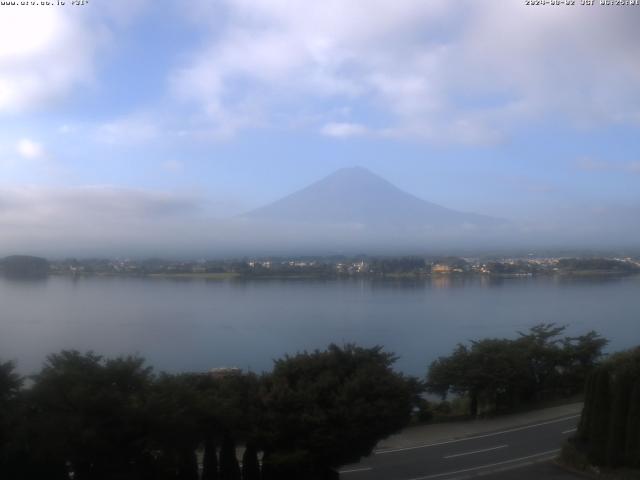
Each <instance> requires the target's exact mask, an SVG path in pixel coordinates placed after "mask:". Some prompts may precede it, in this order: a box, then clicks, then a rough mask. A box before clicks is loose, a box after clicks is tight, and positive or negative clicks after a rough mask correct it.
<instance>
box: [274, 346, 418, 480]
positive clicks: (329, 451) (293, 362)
mask: <svg viewBox="0 0 640 480" xmlns="http://www.w3.org/2000/svg"><path fill="white" fill-rule="evenodd" d="M394 361H395V357H394V356H393V354H390V353H386V352H383V351H382V348H381V347H374V348H370V349H365V348H359V347H356V346H354V345H346V346H344V347H342V348H341V347H338V346H337V345H331V346H329V348H328V349H327V350H325V351H315V352H313V353H306V352H305V353H300V354H298V355H295V356H293V357H290V356H286V357H285V358H284V359H281V360H277V361H276V362H275V366H274V369H273V372H272V374H271V375H268V376H266V377H265V378H264V380H263V388H262V398H263V402H264V408H265V411H266V412H267V417H266V418H265V420H264V423H263V426H262V431H263V437H262V439H261V440H262V441H261V444H262V446H263V449H264V450H265V452H266V453H265V458H264V460H263V462H264V463H265V464H266V465H267V469H269V468H272V469H274V470H276V471H278V474H279V475H280V476H279V478H282V477H286V476H287V475H288V476H289V477H292V476H295V475H297V478H308V479H310V480H311V479H314V478H323V477H324V476H326V475H327V474H328V471H329V470H331V469H333V468H337V467H339V466H340V465H343V464H345V463H350V462H353V461H357V460H359V459H360V458H361V457H362V456H365V455H368V454H369V453H371V451H372V449H373V447H374V446H375V445H376V443H377V442H378V441H379V440H380V439H382V438H384V437H386V436H388V435H390V434H392V433H394V432H396V431H398V430H399V429H401V428H402V427H403V426H405V425H406V424H407V423H408V422H409V419H410V416H411V412H412V408H413V406H414V405H415V404H416V401H417V396H418V393H419V388H418V382H417V381H414V380H411V379H408V378H406V377H404V376H402V375H400V374H398V373H395V372H394V371H393V370H392V369H391V366H392V364H393V362H394Z"/></svg>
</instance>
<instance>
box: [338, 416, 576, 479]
mask: <svg viewBox="0 0 640 480" xmlns="http://www.w3.org/2000/svg"><path fill="white" fill-rule="evenodd" d="M578 419H579V415H569V416H564V417H561V418H556V419H551V420H547V421H544V422H539V423H535V424H532V425H525V426H520V427H515V428H510V429H506V430H501V431H494V432H488V433H483V434H480V435H475V436H471V437H467V438H462V439H456V440H448V441H442V442H435V443H431V444H426V445H414V446H410V447H404V448H396V449H387V450H378V451H376V452H374V454H373V455H371V456H369V457H368V458H366V459H364V460H363V461H361V462H360V463H358V464H355V465H350V466H347V467H344V468H343V469H342V470H341V472H340V473H341V475H340V478H341V479H343V480H432V479H433V480H452V479H461V478H469V477H473V476H477V475H487V474H489V473H494V472H505V471H507V470H509V469H513V468H516V467H521V466H524V465H532V464H538V463H540V462H544V461H548V460H550V459H552V458H553V457H555V456H556V455H557V454H558V452H559V449H560V447H561V446H562V443H563V442H564V441H565V440H566V438H567V437H568V436H569V435H570V434H571V433H573V432H574V431H575V427H576V424H577V422H578ZM512 473H513V472H512ZM518 477H519V476H518ZM525 477H526V476H525ZM485 478H488V477H485ZM496 478H506V477H498V476H496Z"/></svg>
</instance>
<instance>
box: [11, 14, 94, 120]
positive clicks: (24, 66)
mask: <svg viewBox="0 0 640 480" xmlns="http://www.w3.org/2000/svg"><path fill="white" fill-rule="evenodd" d="M102 40H103V32H101V30H100V29H99V28H98V29H96V30H93V31H90V30H89V29H88V28H87V26H86V25H85V24H84V23H83V22H82V21H80V20H79V17H78V16H74V15H71V14H69V10H67V9H63V8H49V9H47V8H15V7H13V8H11V7H10V8H3V11H2V15H0V113H2V112H19V111H23V110H29V109H31V108H34V107H39V106H41V105H43V104H46V103H48V102H51V101H52V100H55V99H57V98H60V97H61V96H64V95H67V94H69V93H70V92H72V90H73V88H74V87H75V86H77V85H82V84H88V83H89V82H91V80H92V74H93V66H92V63H93V55H94V53H95V50H96V48H97V47H98V45H99V44H100V42H101V41H102Z"/></svg>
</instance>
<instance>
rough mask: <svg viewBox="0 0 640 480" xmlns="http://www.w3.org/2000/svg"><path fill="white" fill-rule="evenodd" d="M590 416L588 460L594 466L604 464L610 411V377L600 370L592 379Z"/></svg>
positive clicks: (605, 370) (607, 371) (602, 369)
mask: <svg viewBox="0 0 640 480" xmlns="http://www.w3.org/2000/svg"><path fill="white" fill-rule="evenodd" d="M593 391H594V398H593V399H592V402H593V403H592V415H591V418H590V419H589V425H588V429H589V430H588V435H587V438H588V441H589V460H590V461H591V462H593V463H594V464H596V465H604V464H605V463H606V451H607V434H608V431H609V415H610V409H611V375H610V373H609V369H608V368H604V367H603V368H600V369H598V371H597V372H596V375H595V377H594V390H593Z"/></svg>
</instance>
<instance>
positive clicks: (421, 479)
mask: <svg viewBox="0 0 640 480" xmlns="http://www.w3.org/2000/svg"><path fill="white" fill-rule="evenodd" d="M559 451H560V450H559V449H556V450H549V451H546V452H541V453H535V454H533V455H528V456H526V457H520V458H514V459H512V460H505V461H504V462H497V463H489V464H487V465H479V466H477V467H472V468H465V469H464V470H456V471H454V472H444V473H436V474H434V475H427V476H426V477H415V478H411V479H409V480H429V479H431V478H439V477H446V476H447V475H457V474H458V473H467V472H473V471H475V470H483V469H485V468H491V467H498V466H500V465H507V464H509V463H516V462H521V461H523V460H529V459H531V458H536V457H543V456H545V455H551V454H554V453H558V452H559Z"/></svg>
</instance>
